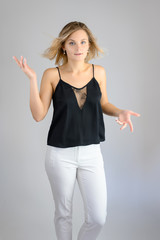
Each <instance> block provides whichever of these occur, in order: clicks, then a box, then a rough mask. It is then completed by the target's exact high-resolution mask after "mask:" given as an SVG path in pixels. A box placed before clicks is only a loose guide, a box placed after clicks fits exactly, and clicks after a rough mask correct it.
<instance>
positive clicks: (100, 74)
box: [94, 65, 106, 85]
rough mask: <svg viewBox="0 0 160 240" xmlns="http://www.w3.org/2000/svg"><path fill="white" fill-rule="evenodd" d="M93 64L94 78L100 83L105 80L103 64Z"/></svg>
mask: <svg viewBox="0 0 160 240" xmlns="http://www.w3.org/2000/svg"><path fill="white" fill-rule="evenodd" d="M94 66H95V78H96V79H97V81H98V83H99V84H100V85H101V84H102V83H103V82H104V81H106V71H105V68H104V67H103V66H100V65H94Z"/></svg>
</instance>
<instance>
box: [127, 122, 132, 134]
mask: <svg viewBox="0 0 160 240" xmlns="http://www.w3.org/2000/svg"><path fill="white" fill-rule="evenodd" d="M128 124H129V126H130V129H131V132H133V125H132V122H131V121H129V122H128Z"/></svg>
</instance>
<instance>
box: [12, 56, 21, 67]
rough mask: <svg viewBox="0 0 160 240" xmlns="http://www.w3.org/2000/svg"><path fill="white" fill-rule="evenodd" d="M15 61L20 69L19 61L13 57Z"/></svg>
mask: <svg viewBox="0 0 160 240" xmlns="http://www.w3.org/2000/svg"><path fill="white" fill-rule="evenodd" d="M13 59H14V60H15V61H16V63H17V64H18V66H19V67H20V62H19V61H18V59H17V58H16V56H13Z"/></svg>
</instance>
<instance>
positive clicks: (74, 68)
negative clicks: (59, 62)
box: [65, 61, 88, 75]
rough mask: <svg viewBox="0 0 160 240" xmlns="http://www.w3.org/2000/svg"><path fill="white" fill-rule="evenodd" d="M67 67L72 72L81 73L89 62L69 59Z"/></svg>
mask: <svg viewBox="0 0 160 240" xmlns="http://www.w3.org/2000/svg"><path fill="white" fill-rule="evenodd" d="M65 67H66V69H67V71H68V72H71V73H73V75H74V74H79V73H81V72H83V71H85V70H86V68H87V67H88V63H85V62H84V61H83V62H82V61H74V62H73V61H69V62H67V63H66V65H65Z"/></svg>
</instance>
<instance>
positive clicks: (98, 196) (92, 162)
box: [77, 146, 107, 240]
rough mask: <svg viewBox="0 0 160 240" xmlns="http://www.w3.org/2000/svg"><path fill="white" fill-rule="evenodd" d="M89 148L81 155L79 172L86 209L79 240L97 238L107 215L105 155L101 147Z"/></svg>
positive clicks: (79, 181) (79, 182)
mask: <svg viewBox="0 0 160 240" xmlns="http://www.w3.org/2000/svg"><path fill="white" fill-rule="evenodd" d="M90 147H92V146H90ZM93 147H94V146H93ZM89 150H90V151H89V152H86V154H85V153H84V151H83V157H81V156H80V157H81V163H82V164H81V167H79V168H78V173H77V181H78V185H79V187H80V192H81V194H82V198H83V202H84V210H85V222H84V223H83V225H82V227H81V229H80V231H79V234H78V240H95V239H97V236H98V235H99V233H100V231H101V229H102V227H103V225H104V224H105V221H106V216H107V186H106V177H105V171H104V162H103V157H102V154H101V150H100V148H99V149H98V151H97V148H96V150H94V149H89ZM87 151H88V150H87ZM84 156H85V157H84Z"/></svg>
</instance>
